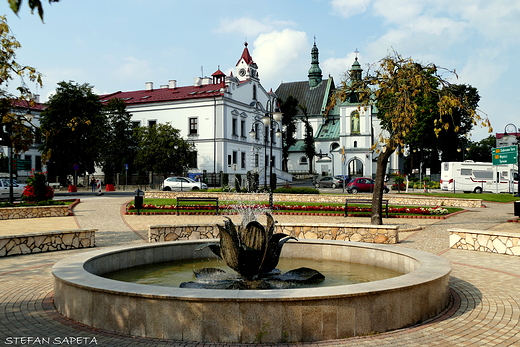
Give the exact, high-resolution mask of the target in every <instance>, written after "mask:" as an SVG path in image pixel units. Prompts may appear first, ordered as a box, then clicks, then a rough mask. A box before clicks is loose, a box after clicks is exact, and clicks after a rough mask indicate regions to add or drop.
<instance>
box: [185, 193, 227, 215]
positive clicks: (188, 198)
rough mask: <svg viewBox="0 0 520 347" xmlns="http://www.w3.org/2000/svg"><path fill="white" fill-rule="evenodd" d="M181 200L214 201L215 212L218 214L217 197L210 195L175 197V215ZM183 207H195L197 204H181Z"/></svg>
mask: <svg viewBox="0 0 520 347" xmlns="http://www.w3.org/2000/svg"><path fill="white" fill-rule="evenodd" d="M181 202H214V203H215V214H219V211H218V198H210V197H178V198H177V215H178V214H179V206H180V203H181ZM182 206H185V207H196V206H197V205H182Z"/></svg>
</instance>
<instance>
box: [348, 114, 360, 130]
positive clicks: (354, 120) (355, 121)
mask: <svg viewBox="0 0 520 347" xmlns="http://www.w3.org/2000/svg"><path fill="white" fill-rule="evenodd" d="M359 121H360V119H359V112H358V111H352V113H351V114H350V131H351V132H352V133H353V134H359V129H360V126H359Z"/></svg>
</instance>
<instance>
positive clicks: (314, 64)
mask: <svg viewBox="0 0 520 347" xmlns="http://www.w3.org/2000/svg"><path fill="white" fill-rule="evenodd" d="M319 54H320V53H319V51H318V47H316V40H314V46H312V49H311V68H310V69H309V87H311V88H312V87H316V86H317V85H319V84H320V83H321V81H322V77H323V73H322V71H321V69H320V62H319V61H318V56H319Z"/></svg>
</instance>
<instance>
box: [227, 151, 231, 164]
mask: <svg viewBox="0 0 520 347" xmlns="http://www.w3.org/2000/svg"><path fill="white" fill-rule="evenodd" d="M227 165H228V166H231V154H228V156H227Z"/></svg>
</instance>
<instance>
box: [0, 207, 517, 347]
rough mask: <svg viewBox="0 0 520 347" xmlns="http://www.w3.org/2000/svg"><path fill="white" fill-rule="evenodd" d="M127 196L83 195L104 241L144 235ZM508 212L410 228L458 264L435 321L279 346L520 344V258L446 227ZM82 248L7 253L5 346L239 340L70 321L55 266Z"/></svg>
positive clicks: (0, 272) (2, 272) (409, 243)
mask: <svg viewBox="0 0 520 347" xmlns="http://www.w3.org/2000/svg"><path fill="white" fill-rule="evenodd" d="M126 200H128V198H126V199H125V198H120V197H119V198H115V197H96V198H86V199H83V198H82V203H81V204H79V205H78V207H77V208H76V210H75V212H76V221H77V223H78V225H79V226H80V227H82V228H97V229H99V232H98V234H97V241H98V242H97V245H98V247H108V246H116V245H122V244H128V243H139V242H144V241H143V240H142V238H141V237H140V236H139V233H136V232H133V231H132V230H131V229H130V228H129V227H128V225H127V224H126V222H127V221H125V220H124V219H123V218H122V217H121V215H120V210H119V209H120V206H121V204H123V203H124V202H126ZM511 209H512V207H511ZM299 218H301V216H299ZM508 218H511V217H510V216H507V213H506V212H504V206H503V205H500V204H490V205H489V206H488V208H486V209H478V210H473V211H472V212H467V213H463V214H460V215H458V216H455V217H452V218H450V219H447V220H441V221H438V222H436V223H434V224H431V225H428V226H426V227H425V228H424V229H423V230H421V231H417V232H413V233H409V234H408V236H407V238H406V240H404V242H403V243H402V244H401V246H404V247H410V248H416V249H420V250H424V251H428V252H432V253H437V254H442V256H443V257H445V258H446V259H448V260H449V261H450V262H451V263H452V266H453V272H452V278H451V288H452V302H451V304H450V306H449V307H448V308H447V309H446V311H445V312H443V314H441V315H439V316H438V317H436V318H435V319H433V320H432V321H430V322H426V323H424V324H422V325H420V326H416V327H410V328H407V329H401V330H397V331H392V332H388V333H384V334H378V335H372V336H365V337H355V338H349V339H344V340H334V341H322V342H317V343H303V344H294V345H291V344H278V345H277V346H375V345H377V346H520V295H519V293H520V258H518V257H513V256H505V255H496V254H487V253H481V252H471V251H460V250H448V249H447V245H448V241H447V237H448V236H447V235H448V234H447V231H446V229H447V228H452V227H454V228H455V227H463V228H469V229H471V228H478V229H485V228H491V227H493V228H494V229H495V227H496V226H497V224H499V223H502V222H504V220H507V219H508ZM0 226H1V224H0ZM518 227H519V228H520V225H519V226H518ZM495 230H496V229H495ZM80 252H85V250H71V251H61V252H50V253H41V254H32V255H23V256H12V257H6V258H0V283H1V284H0V288H1V290H0V345H12V346H34V345H58V344H61V345H91V346H92V345H98V346H185V347H195V346H197V347H200V346H239V344H232V345H226V344H215V343H188V342H179V341H161V340H156V339H147V338H139V337H132V336H124V335H119V334H114V333H110V332H104V331H99V330H94V329H91V328H89V327H86V326H83V325H79V324H76V323H74V322H71V321H68V320H67V319H65V318H63V317H62V316H61V315H59V314H58V313H57V312H56V311H55V310H54V309H53V307H52V291H53V280H52V275H51V267H52V265H53V264H54V263H55V262H56V261H58V260H60V259H62V258H65V257H68V256H70V255H73V254H77V253H80ZM263 346H266V345H263Z"/></svg>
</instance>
